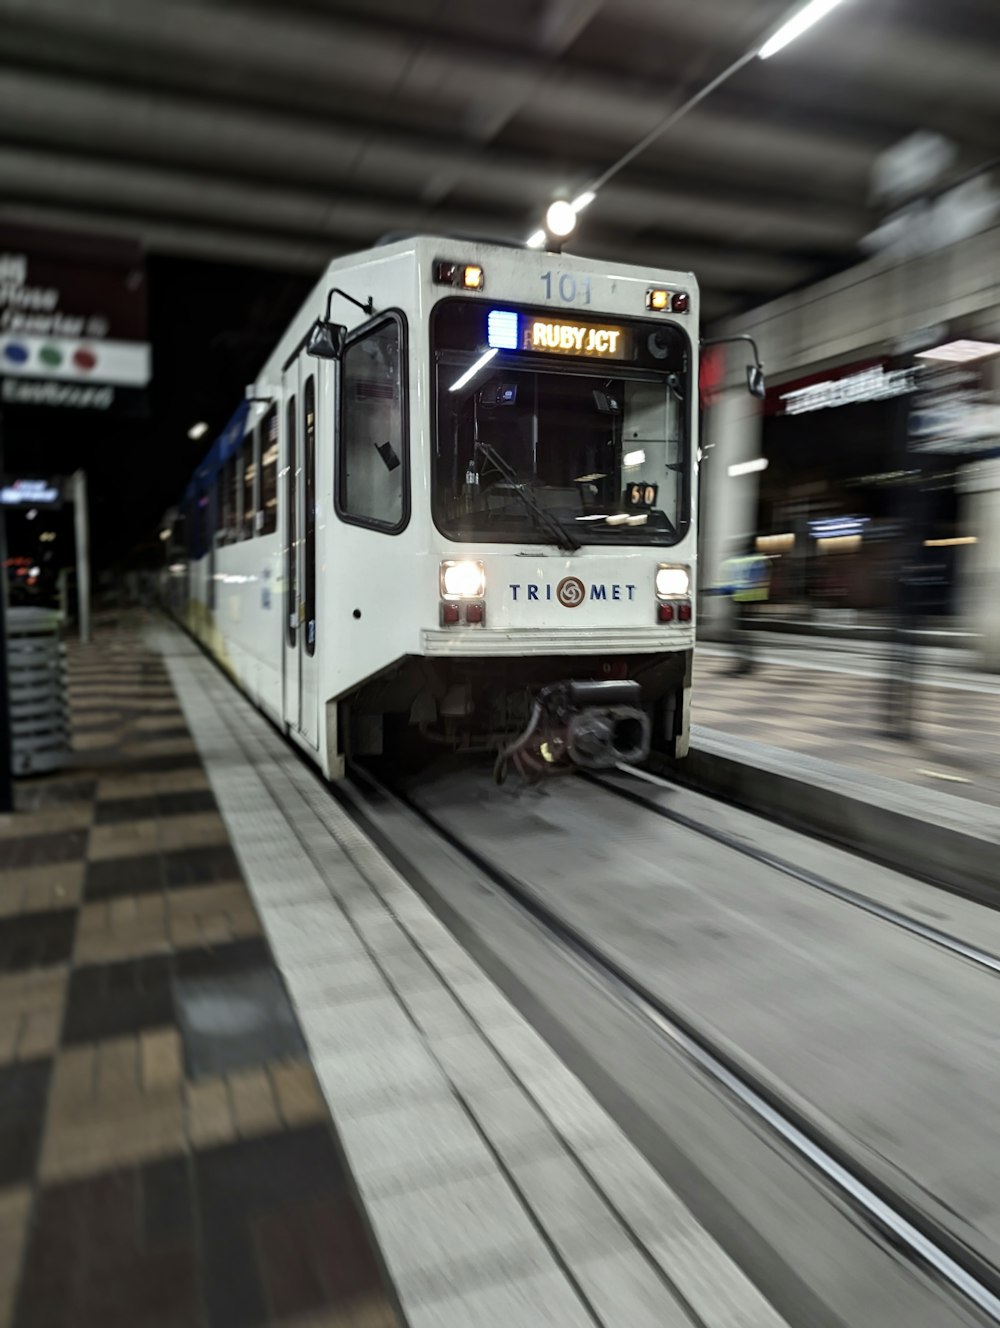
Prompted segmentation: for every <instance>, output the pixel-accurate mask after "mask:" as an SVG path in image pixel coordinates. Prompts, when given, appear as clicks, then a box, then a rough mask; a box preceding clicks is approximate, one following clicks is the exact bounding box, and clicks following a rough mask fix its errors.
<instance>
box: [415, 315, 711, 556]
mask: <svg viewBox="0 0 1000 1328" xmlns="http://www.w3.org/2000/svg"><path fill="white" fill-rule="evenodd" d="M431 348H432V356H433V359H432V364H433V373H434V411H435V417H434V438H433V442H434V456H433V510H434V520H435V523H436V524H437V526H438V529H439V530H440V531H441V532H442V534H444V535H446V536H447V537H448V538H449V539H454V540H483V541H490V542H493V541H497V542H512V543H513V542H525V541H527V542H532V541H537V540H542V541H544V542H556V543H559V544H565V545H566V546H567V547H573V546H574V545H579V544H582V543H614V544H674V543H676V542H677V541H678V540H679V539H681V537H682V536H683V535H684V534H685V532H686V530H687V526H688V521H689V508H690V488H691V486H690V471H691V465H690V441H689V438H688V419H689V416H690V392H691V372H690V349H689V343H688V339H687V337H686V335H685V334H684V333H683V332H682V331H681V330H680V328H678V327H677V326H676V325H675V324H672V323H666V322H662V323H656V322H652V321H649V320H641V321H640V320H629V319H597V318H594V317H587V318H585V317H580V318H579V319H577V318H576V317H574V316H573V315H572V314H570V313H561V312H557V311H553V310H551V309H544V310H539V309H526V308H523V307H521V306H514V305H508V306H504V307H503V308H499V307H496V308H494V307H491V306H490V305H489V304H487V303H486V302H484V301H480V300H469V299H464V300H463V299H455V300H445V301H443V302H442V303H440V304H438V305H437V306H436V308H435V310H434V313H433V315H432V319H431Z"/></svg>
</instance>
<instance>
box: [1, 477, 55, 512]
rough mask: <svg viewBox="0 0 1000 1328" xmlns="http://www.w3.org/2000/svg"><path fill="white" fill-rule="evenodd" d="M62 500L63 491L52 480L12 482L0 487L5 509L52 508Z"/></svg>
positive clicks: (2, 503)
mask: <svg viewBox="0 0 1000 1328" xmlns="http://www.w3.org/2000/svg"><path fill="white" fill-rule="evenodd" d="M61 499H62V493H61V490H60V489H59V487H58V485H56V484H53V482H52V481H51V480H12V481H11V482H10V483H9V484H5V485H3V486H2V487H0V505H2V506H3V507H52V506H55V505H56V504H58V503H59V502H60V501H61Z"/></svg>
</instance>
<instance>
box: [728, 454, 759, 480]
mask: <svg viewBox="0 0 1000 1328" xmlns="http://www.w3.org/2000/svg"><path fill="white" fill-rule="evenodd" d="M758 470H767V457H756V458H755V459H754V460H753V461H738V462H737V463H736V465H734V466H730V467H729V475H730V478H734V477H735V476H737V475H753V474H754V472H755V471H758Z"/></svg>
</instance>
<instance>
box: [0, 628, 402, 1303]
mask: <svg viewBox="0 0 1000 1328" xmlns="http://www.w3.org/2000/svg"><path fill="white" fill-rule="evenodd" d="M70 687H71V702H72V713H73V721H74V746H75V749H76V753H75V756H74V759H73V762H72V765H71V766H70V768H68V769H67V770H65V771H63V772H60V773H58V774H56V775H53V776H48V777H42V778H36V779H31V780H24V781H21V782H20V784H19V786H18V789H17V806H18V811H17V812H16V813H15V814H14V815H12V816H0V1328H89V1325H95V1326H96V1325H100V1328H118V1326H119V1325H120V1326H122V1328H124V1326H125V1325H127V1326H128V1328H154V1326H155V1328H243V1326H244V1325H247V1326H248V1328H249V1325H258V1324H260V1325H273V1326H274V1328H278V1326H279V1325H280V1326H281V1328H390V1325H395V1324H397V1323H398V1317H397V1314H396V1312H395V1310H394V1308H393V1304H394V1302H393V1301H392V1299H391V1296H390V1293H389V1292H388V1291H387V1289H386V1283H385V1280H384V1277H383V1274H382V1271H381V1263H380V1259H379V1257H378V1254H377V1251H376V1250H375V1249H374V1247H373V1245H372V1243H371V1241H370V1238H369V1235H368V1230H367V1226H366V1224H365V1219H364V1216H363V1213H362V1209H361V1207H360V1204H359V1202H358V1201H357V1198H356V1196H355V1191H354V1186H353V1182H352V1179H351V1177H350V1175H349V1174H348V1172H347V1170H346V1167H345V1164H344V1161H343V1155H342V1150H341V1147H340V1144H339V1141H338V1139H337V1137H336V1135H335V1132H334V1130H333V1128H332V1124H331V1121H330V1119H329V1115H328V1112H327V1109H326V1106H325V1103H324V1101H323V1097H322V1095H321V1093H320V1090H319V1086H318V1084H317V1082H316V1080H315V1077H314V1075H313V1071H312V1068H311V1066H310V1064H309V1062H308V1059H307V1057H306V1054H305V1049H304V1048H305V1044H304V1041H303V1038H302V1034H301V1030H300V1028H299V1026H298V1023H297V1020H296V1017H295V1014H294V1012H293V1009H292V1006H291V1003H290V1002H289V1000H288V996H287V993H286V991H285V988H284V985H283V983H282V980H281V978H280V976H279V974H278V973H277V970H276V968H275V966H274V962H273V958H272V955H271V952H270V950H269V948H268V945H267V943H266V941H265V940H264V938H263V935H262V931H261V925H260V921H259V918H258V916H257V912H256V910H255V908H254V905H253V903H252V901H251V898H250V895H249V894H248V892H247V889H246V885H245V883H244V881H243V879H242V877H241V874H240V870H239V865H238V862H237V859H236V857H235V855H234V854H233V851H232V849H231V847H230V845H229V841H228V837H227V834H226V830H225V827H224V824H223V821H222V818H221V817H220V815H219V812H218V808H217V807H216V804H215V799H214V797H213V795H212V792H211V789H210V787H209V782H208V779H207V777H206V775H205V772H204V769H203V767H202V764H201V761H200V758H199V757H198V754H197V751H196V748H195V745H194V743H193V742H192V740H191V737H190V735H189V733H188V731H187V728H186V725H185V723H184V719H183V716H182V713H181V710H180V707H179V705H178V703H177V700H176V697H175V696H174V693H173V689H172V687H171V685H170V682H169V678H168V675H167V671H166V669H165V667H164V665H163V663H162V660H161V659H160V657H159V656H158V655H155V654H154V653H152V652H151V651H150V650H149V649H148V648H147V647H146V646H144V645H143V644H142V643H141V640H140V638H139V637H138V636H137V635H136V634H134V633H132V632H129V631H126V630H123V629H118V628H117V627H116V626H115V625H114V624H112V623H107V624H104V625H102V626H101V627H100V628H99V631H98V633H97V637H96V643H95V644H94V645H93V646H90V647H79V646H74V647H71V649H70Z"/></svg>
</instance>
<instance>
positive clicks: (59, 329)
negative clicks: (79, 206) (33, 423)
mask: <svg viewBox="0 0 1000 1328" xmlns="http://www.w3.org/2000/svg"><path fill="white" fill-rule="evenodd" d="M151 372H152V369H151V357H150V346H149V341H148V337H147V330H146V273H145V266H144V261H143V256H142V252H141V250H140V249H139V247H138V246H137V245H135V244H132V243H130V242H127V241H122V240H112V239H108V238H106V237H103V236H93V235H77V234H71V233H69V232H58V231H44V230H34V229H29V228H24V227H15V226H0V409H2V408H4V407H60V408H62V409H72V410H96V411H102V412H110V413H112V414H143V413H145V412H146V409H147V396H146V394H147V389H148V386H149V381H150V377H151Z"/></svg>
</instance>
